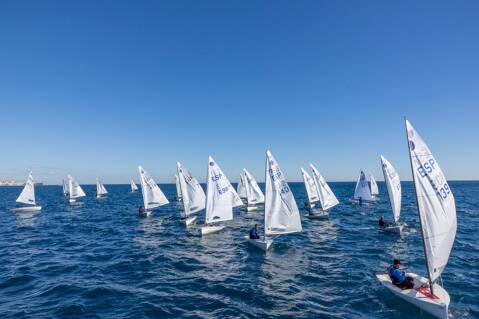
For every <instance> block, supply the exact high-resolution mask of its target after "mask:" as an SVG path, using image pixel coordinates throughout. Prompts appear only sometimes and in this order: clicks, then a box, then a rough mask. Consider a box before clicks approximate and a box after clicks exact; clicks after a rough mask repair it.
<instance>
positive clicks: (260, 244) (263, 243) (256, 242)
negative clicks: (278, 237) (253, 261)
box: [245, 236, 273, 251]
mask: <svg viewBox="0 0 479 319" xmlns="http://www.w3.org/2000/svg"><path fill="white" fill-rule="evenodd" d="M245 239H246V240H247V241H248V243H249V244H250V245H252V246H253V247H256V248H259V249H261V250H263V251H267V250H269V249H270V248H271V246H272V245H273V240H272V239H264V238H263V239H250V238H249V236H245Z"/></svg>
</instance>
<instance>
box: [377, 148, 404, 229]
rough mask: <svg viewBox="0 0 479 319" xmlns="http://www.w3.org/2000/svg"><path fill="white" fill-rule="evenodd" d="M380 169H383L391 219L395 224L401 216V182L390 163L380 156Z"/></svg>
mask: <svg viewBox="0 0 479 319" xmlns="http://www.w3.org/2000/svg"><path fill="white" fill-rule="evenodd" d="M381 167H382V168H383V175H384V182H386V186H387V189H388V194H389V202H390V203H391V209H392V212H393V219H394V222H395V223H397V222H398V221H399V216H400V215H401V180H400V179H399V175H398V173H397V172H396V170H395V169H394V167H393V166H392V165H391V163H390V162H389V161H388V160H387V159H386V158H385V157H384V156H382V155H381Z"/></svg>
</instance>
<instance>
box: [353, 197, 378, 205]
mask: <svg viewBox="0 0 479 319" xmlns="http://www.w3.org/2000/svg"><path fill="white" fill-rule="evenodd" d="M349 201H350V202H351V203H353V204H359V199H354V198H350V199H349ZM375 202H377V199H373V200H364V199H363V200H362V203H363V204H372V203H375Z"/></svg>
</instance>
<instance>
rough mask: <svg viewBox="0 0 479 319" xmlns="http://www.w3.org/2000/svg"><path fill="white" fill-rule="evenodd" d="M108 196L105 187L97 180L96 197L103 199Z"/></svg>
mask: <svg viewBox="0 0 479 319" xmlns="http://www.w3.org/2000/svg"><path fill="white" fill-rule="evenodd" d="M106 194H108V191H107V190H106V188H105V185H103V183H102V182H101V181H99V180H98V178H97V179H96V197H97V198H102V197H104V196H106Z"/></svg>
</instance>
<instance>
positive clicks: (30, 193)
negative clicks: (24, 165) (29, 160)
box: [17, 172, 35, 205]
mask: <svg viewBox="0 0 479 319" xmlns="http://www.w3.org/2000/svg"><path fill="white" fill-rule="evenodd" d="M17 203H22V204H27V205H35V183H34V182H33V176H32V172H30V174H28V178H27V181H26V182H25V186H24V187H23V190H22V192H21V193H20V195H19V196H18V198H17Z"/></svg>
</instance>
